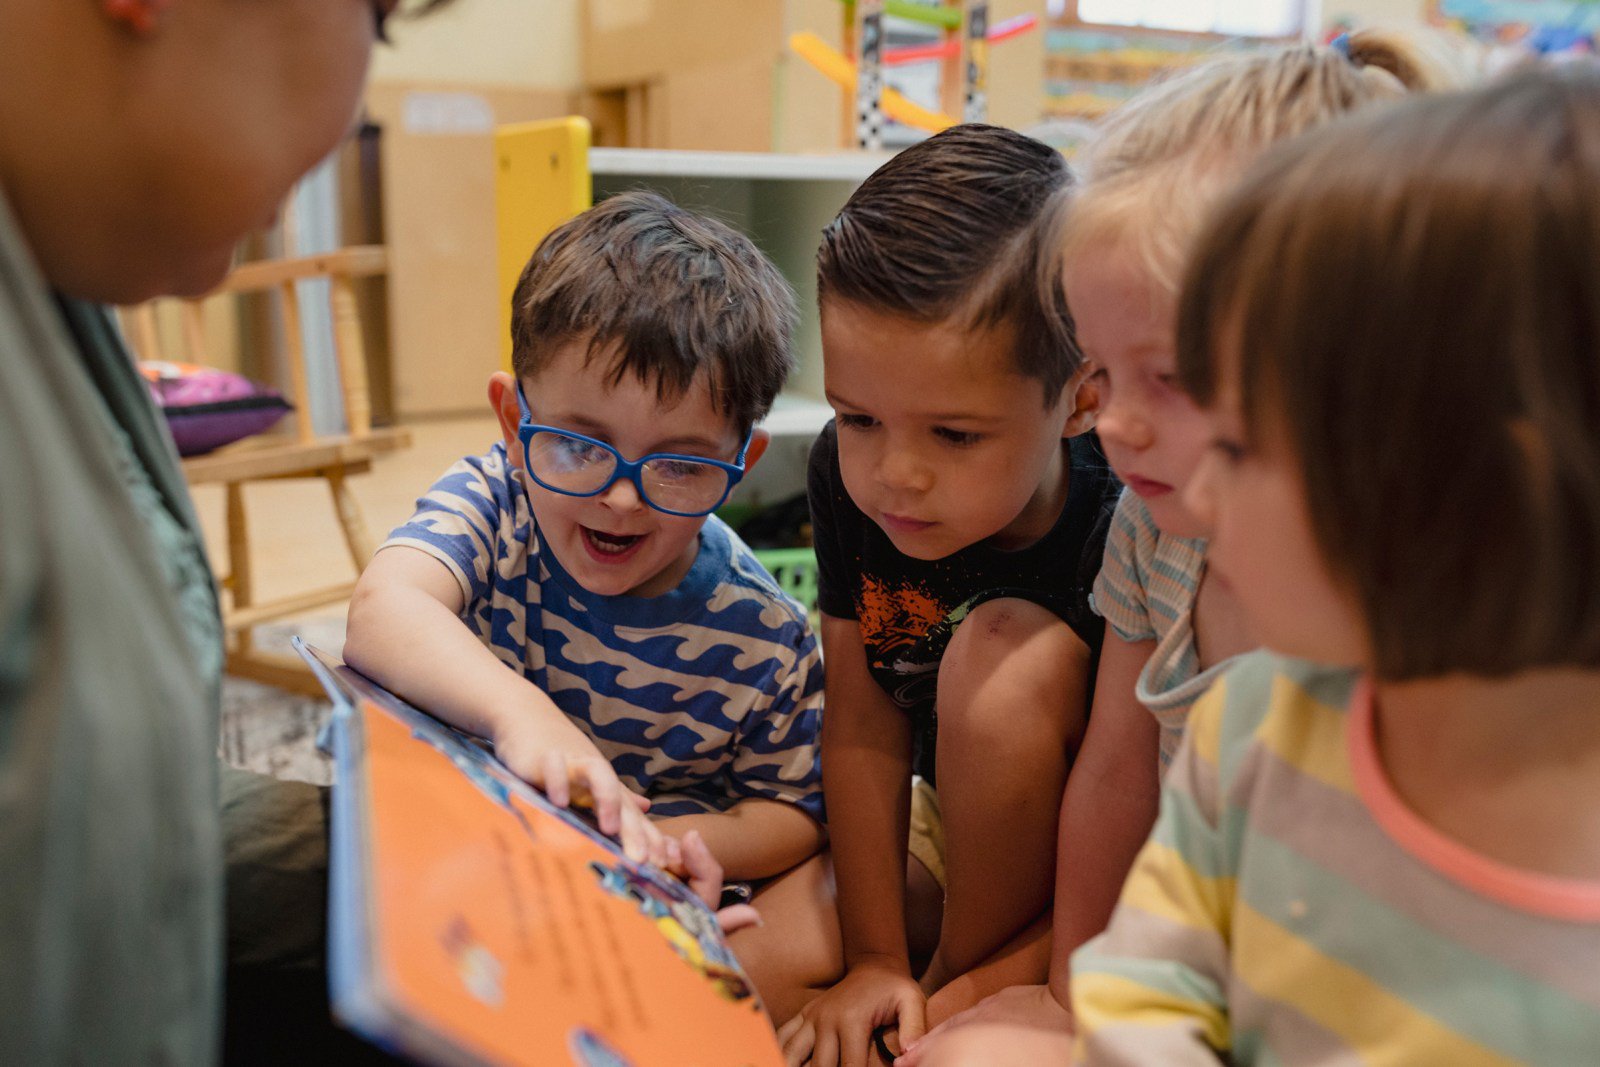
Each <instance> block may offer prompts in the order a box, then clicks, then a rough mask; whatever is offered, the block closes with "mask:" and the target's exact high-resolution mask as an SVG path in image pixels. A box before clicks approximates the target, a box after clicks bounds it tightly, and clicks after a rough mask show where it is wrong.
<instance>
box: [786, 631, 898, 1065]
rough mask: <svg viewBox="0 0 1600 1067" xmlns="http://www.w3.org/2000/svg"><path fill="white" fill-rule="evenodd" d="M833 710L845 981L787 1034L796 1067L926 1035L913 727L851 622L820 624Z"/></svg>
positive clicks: (828, 741)
mask: <svg viewBox="0 0 1600 1067" xmlns="http://www.w3.org/2000/svg"><path fill="white" fill-rule="evenodd" d="M822 648H823V661H824V662H825V663H826V664H827V670H828V673H827V681H826V700H825V701H824V707H825V708H826V709H827V712H826V714H824V715H823V719H822V753H823V759H822V779H823V790H824V792H825V794H826V795H827V797H828V834H829V839H830V842H831V844H832V848H833V863H834V876H835V879H836V882H837V884H838V898H839V925H840V932H841V934H842V936H843V941H844V959H845V965H846V967H847V971H846V974H845V977H844V980H843V981H841V982H840V983H839V984H838V985H836V986H834V987H833V988H832V989H830V990H829V991H828V992H826V993H824V994H823V995H822V996H820V997H818V998H817V999H816V1000H814V1001H812V1002H811V1003H810V1004H809V1005H807V1006H806V1008H805V1010H804V1011H802V1012H801V1013H800V1014H799V1015H796V1016H795V1017H794V1018H793V1019H791V1020H790V1021H789V1023H788V1024H787V1025H786V1026H785V1027H784V1028H783V1030H782V1031H780V1032H779V1035H778V1036H779V1038H780V1039H781V1040H782V1041H783V1043H784V1052H785V1054H786V1056H787V1058H788V1060H789V1062H790V1063H791V1064H793V1063H799V1062H804V1061H805V1060H807V1059H810V1060H811V1061H812V1062H814V1063H816V1064H818V1065H819V1067H834V1065H835V1064H837V1063H840V1062H849V1063H852V1064H853V1063H863V1062H866V1052H867V1046H868V1044H869V1042H870V1039H871V1035H872V1031H873V1029H874V1028H875V1027H877V1026H880V1025H885V1024H892V1023H894V1022H895V1021H896V1020H898V1022H899V1029H900V1033H901V1035H902V1037H903V1038H904V1039H905V1040H911V1039H914V1038H916V1037H918V1036H920V1035H921V1033H922V1029H923V1010H924V1009H923V1005H924V999H925V998H924V997H923V996H922V990H921V988H920V987H919V986H918V985H917V983H916V980H915V978H913V977H912V975H911V964H910V959H909V951H908V949H907V945H906V934H905V863H906V860H905V855H906V838H907V834H908V832H909V826H910V820H911V740H912V735H911V721H910V719H909V718H908V717H907V716H906V714H905V713H904V712H902V711H901V710H900V709H899V708H897V707H895V705H894V703H893V702H892V701H891V700H890V699H889V697H888V696H887V695H886V694H885V693H884V692H883V690H882V689H880V688H879V687H878V685H877V683H876V682H874V681H873V680H872V676H871V674H869V673H868V669H867V656H866V648H865V645H864V644H863V642H862V639H861V630H860V627H859V626H858V625H857V623H856V622H855V620H853V619H837V618H833V617H831V616H827V615H824V616H823V618H822Z"/></svg>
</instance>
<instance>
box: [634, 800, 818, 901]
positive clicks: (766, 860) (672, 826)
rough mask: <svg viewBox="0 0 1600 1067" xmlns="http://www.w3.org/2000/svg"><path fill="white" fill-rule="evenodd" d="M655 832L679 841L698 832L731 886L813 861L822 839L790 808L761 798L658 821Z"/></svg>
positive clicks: (802, 814)
mask: <svg viewBox="0 0 1600 1067" xmlns="http://www.w3.org/2000/svg"><path fill="white" fill-rule="evenodd" d="M656 826H657V827H658V828H659V829H661V830H662V831H663V832H665V833H668V834H671V835H672V836H673V837H676V838H680V839H681V838H682V837H683V836H684V835H685V834H686V833H688V832H689V831H690V830H697V831H699V833H700V836H701V837H702V838H703V839H704V840H705V843H706V845H707V846H708V847H709V848H710V849H711V854H712V855H713V856H715V857H716V858H717V861H718V862H719V863H721V864H722V868H723V872H724V874H725V876H726V877H727V878H729V879H730V880H732V881H736V882H743V881H751V880H754V879H758V878H771V877H773V876H774V875H779V874H782V873H783V872H784V871H787V870H789V869H790V868H791V867H794V866H797V865H798V864H800V863H802V862H804V861H805V860H808V859H810V858H811V857H812V856H814V855H816V853H817V850H818V849H820V848H821V847H822V842H823V838H824V833H823V830H822V827H821V826H819V825H818V824H817V822H816V820H814V819H812V818H811V816H809V815H807V814H806V813H805V812H803V811H801V810H800V809H799V808H797V807H795V806H794V805H793V804H790V803H787V802H786V801H782V800H766V799H763V798H760V797H752V798H750V799H749V800H741V801H740V802H739V803H737V804H735V805H734V806H733V807H731V808H729V809H728V810H727V811H724V812H719V813H711V814H705V815H678V816H675V817H673V818H669V819H661V820H658V821H657V822H656Z"/></svg>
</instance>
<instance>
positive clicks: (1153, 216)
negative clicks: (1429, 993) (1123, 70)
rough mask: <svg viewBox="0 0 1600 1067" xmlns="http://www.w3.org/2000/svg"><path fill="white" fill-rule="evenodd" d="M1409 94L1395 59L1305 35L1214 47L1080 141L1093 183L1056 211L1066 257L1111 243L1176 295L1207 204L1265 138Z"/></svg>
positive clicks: (1284, 135)
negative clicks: (1307, 41) (1246, 46)
mask: <svg viewBox="0 0 1600 1067" xmlns="http://www.w3.org/2000/svg"><path fill="white" fill-rule="evenodd" d="M1352 51H1353V50H1352ZM1404 94H1405V88H1404V86H1403V85H1402V84H1401V83H1400V81H1399V80H1398V79H1397V78H1396V77H1395V76H1394V75H1393V74H1392V73H1390V72H1389V71H1388V70H1386V69H1382V68H1379V67H1377V66H1366V65H1363V63H1362V62H1361V61H1359V60H1357V59H1355V58H1354V55H1353V54H1352V55H1349V56H1347V55H1346V54H1345V53H1344V52H1343V51H1341V50H1337V49H1332V48H1314V47H1311V46H1306V45H1297V46H1293V47H1286V48H1275V49H1271V50H1269V51H1264V52H1251V53H1241V54H1234V55H1222V56H1217V57H1216V58H1213V59H1210V60H1207V61H1206V62H1204V63H1202V64H1200V65H1199V66H1196V67H1193V68H1190V69H1189V70H1187V71H1185V72H1183V73H1181V74H1179V75H1177V76H1176V77H1173V78H1171V79H1169V80H1167V81H1163V82H1160V83H1158V84H1156V85H1154V86H1152V87H1150V88H1149V89H1147V90H1145V91H1144V92H1143V93H1141V94H1139V95H1138V96H1136V97H1134V98H1133V99H1132V100H1130V101H1129V102H1128V103H1127V104H1125V105H1123V106H1122V107H1120V108H1118V109H1117V110H1116V111H1114V112H1112V113H1111V115H1109V116H1108V117H1107V119H1106V121H1105V123H1104V125H1103V126H1102V127H1101V129H1100V131H1099V133H1098V135H1097V136H1096V137H1095V139H1094V140H1093V141H1092V142H1091V143H1090V144H1089V146H1088V147H1087V149H1086V150H1085V153H1084V155H1083V156H1082V157H1081V166H1082V171H1083V174H1084V177H1085V179H1086V183H1087V184H1086V187H1085V188H1084V190H1083V192H1082V193H1080V194H1079V195H1078V196H1077V197H1076V198H1075V200H1074V202H1073V203H1072V204H1071V206H1070V208H1065V207H1064V208H1063V210H1062V212H1061V214H1062V217H1063V220H1064V221H1063V223H1062V231H1061V240H1060V241H1059V242H1058V245H1059V248H1058V252H1059V256H1060V257H1061V258H1062V259H1063V260H1064V259H1065V257H1068V256H1071V255H1072V254H1074V252H1075V251H1077V250H1081V249H1082V248H1084V247H1085V246H1088V245H1104V244H1105V243H1108V242H1109V243H1113V244H1115V245H1117V246H1119V247H1121V248H1123V249H1124V250H1126V251H1129V252H1131V253H1132V254H1133V255H1135V256H1136V257H1137V259H1138V260H1139V261H1140V262H1142V264H1143V265H1144V267H1145V268H1146V269H1147V270H1148V272H1149V273H1150V276H1151V277H1152V278H1153V279H1154V280H1155V281H1156V282H1157V283H1158V284H1159V285H1160V286H1161V287H1162V288H1163V289H1165V290H1166V291H1168V292H1170V293H1171V294H1173V295H1174V296H1176V295H1177V292H1178V286H1179V283H1180V280H1181V278H1182V275H1183V263H1184V257H1185V253H1186V251H1187V249H1188V246H1189V243H1190V242H1191V241H1192V240H1193V238H1194V235H1195V234H1196V233H1197V232H1198V231H1199V229H1200V226H1201V223H1202V221H1203V220H1204V217H1205V214H1206V211H1207V209H1208V208H1209V207H1210V206H1211V205H1212V203H1214V202H1215V201H1216V200H1217V199H1218V198H1219V197H1220V196H1221V194H1222V192H1223V191H1224V190H1225V189H1226V187H1227V186H1228V185H1229V184H1231V182H1232V180H1233V179H1235V178H1236V177H1238V176H1239V175H1240V174H1242V173H1243V171H1244V170H1245V168H1246V167H1247V166H1248V165H1249V164H1250V162H1251V161H1252V160H1253V159H1254V158H1255V157H1256V156H1257V155H1258V154H1259V153H1260V152H1261V150H1262V149H1264V148H1266V147H1267V146H1268V145H1271V144H1273V143H1275V142H1277V141H1281V140H1285V139H1287V138H1289V137H1292V136H1294V135H1296V134H1299V133H1302V132H1304V131H1306V130H1309V129H1311V128H1313V127H1316V126H1320V125H1322V124H1323V123H1325V122H1328V121H1329V120H1330V119H1333V118H1335V117H1336V116H1338V115H1341V114H1344V113H1346V112H1350V111H1355V110H1357V109H1359V108H1362V107H1366V106H1368V105H1370V104H1374V103H1378V102H1380V101H1390V100H1396V99H1399V98H1400V97H1401V96H1403V95H1404ZM1057 278H1059V274H1058V275H1057ZM1058 284H1059V282H1058Z"/></svg>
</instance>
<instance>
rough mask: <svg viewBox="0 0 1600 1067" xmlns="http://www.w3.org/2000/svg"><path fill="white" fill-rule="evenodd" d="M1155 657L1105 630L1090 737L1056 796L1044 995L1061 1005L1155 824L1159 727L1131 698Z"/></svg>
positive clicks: (1149, 647)
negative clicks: (1080, 955) (1079, 957)
mask: <svg viewBox="0 0 1600 1067" xmlns="http://www.w3.org/2000/svg"><path fill="white" fill-rule="evenodd" d="M1154 652H1155V642H1154V641H1124V640H1122V639H1121V638H1120V637H1118V636H1117V635H1116V634H1115V633H1112V632H1110V628H1109V627H1108V628H1107V633H1106V637H1105V644H1104V645H1103V646H1102V648H1101V652H1100V668H1099V671H1098V673H1097V674H1096V675H1095V695H1094V710H1093V713H1092V714H1091V715H1090V716H1089V730H1088V734H1087V736H1086V737H1085V738H1084V744H1083V751H1082V752H1081V753H1080V754H1079V756H1078V760H1077V763H1076V765H1074V767H1073V769H1072V774H1071V775H1070V776H1069V777H1068V779H1067V788H1066V791H1065V794H1064V795H1063V797H1062V801H1061V823H1060V830H1059V838H1058V842H1059V843H1058V845H1057V850H1056V900H1055V923H1054V932H1053V935H1052V946H1051V953H1050V990H1051V992H1052V993H1053V994H1054V995H1055V998H1056V1000H1057V1001H1059V1002H1060V1003H1061V1004H1062V1005H1063V1006H1067V1005H1070V1004H1071V1000H1070V999H1069V996H1068V984H1069V978H1070V968H1069V961H1070V960H1071V958H1072V953H1073V952H1074V951H1076V950H1077V948H1078V946H1079V945H1081V944H1083V943H1084V942H1085V941H1087V940H1089V938H1091V937H1094V936H1095V935H1096V934H1098V933H1100V931H1102V930H1104V929H1105V928H1106V923H1107V922H1109V921H1110V919H1111V911H1112V909H1113V908H1114V907H1115V906H1116V903H1117V896H1118V894H1119V893H1121V891H1122V883H1123V881H1124V880H1125V879H1126V878H1127V876H1128V870H1129V868H1131V867H1132V866H1133V859H1134V857H1135V856H1137V855H1138V853H1139V849H1140V848H1141V847H1142V846H1143V845H1144V842H1145V838H1146V837H1148V836H1149V834H1150V827H1151V826H1152V825H1154V824H1155V820H1156V810H1157V807H1158V806H1159V803H1160V775H1159V771H1158V767H1159V766H1160V728H1159V727H1158V725H1157V724H1156V720H1155V716H1153V715H1151V714H1150V712H1149V710H1148V709H1147V708H1145V706H1144V705H1143V704H1140V703H1139V701H1138V698H1137V697H1136V696H1135V695H1134V689H1135V685H1136V683H1137V681H1138V678H1139V672H1140V671H1141V670H1143V669H1144V665H1145V663H1146V662H1147V661H1148V660H1149V659H1150V656H1151V655H1152V654H1153V653H1154Z"/></svg>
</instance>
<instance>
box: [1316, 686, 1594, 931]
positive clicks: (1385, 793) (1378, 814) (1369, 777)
mask: <svg viewBox="0 0 1600 1067" xmlns="http://www.w3.org/2000/svg"><path fill="white" fill-rule="evenodd" d="M1347 738H1348V741H1349V752H1350V765H1351V770H1352V772H1353V773H1354V775H1355V782H1356V790H1357V792H1358V793H1359V794H1360V796H1361V800H1362V802H1363V803H1364V804H1365V805H1366V806H1367V810H1369V811H1370V812H1371V813H1372V815H1373V817H1374V818H1375V819H1377V821H1378V825H1379V826H1381V827H1382V828H1383V830H1384V832H1385V833H1387V834H1388V835H1389V837H1391V838H1392V839H1393V840H1394V841H1395V843H1396V844H1398V845H1399V846H1400V847H1401V848H1403V849H1405V850H1406V851H1407V852H1409V853H1411V855H1413V856H1414V857H1416V858H1417V859H1418V860H1421V861H1422V862H1423V863H1425V864H1427V865H1428V866H1429V867H1432V868H1433V869H1434V870H1436V871H1438V872H1439V873H1440V874H1442V875H1444V876H1445V877H1446V878H1449V879H1451V880H1452V881H1454V882H1456V883H1458V884H1460V885H1462V886H1464V887H1465V888H1467V889H1470V890H1472V891H1473V892H1475V893H1478V894H1480V895H1481V896H1485V897H1489V898H1490V899H1492V900H1495V901H1497V902H1499V903H1501V904H1505V905H1507V906H1509V907H1512V908H1516V909H1518V910H1520V911H1525V912H1530V913H1533V914H1537V915H1544V916H1546V917H1548V918H1552V919H1560V920H1563V921H1567V922H1600V882H1588V881H1580V880H1578V879H1573V878H1557V877H1554V876H1552V875H1547V874H1536V873H1534V872H1532V871H1525V870H1520V869H1518V868H1516V867H1511V866H1508V865H1506V864H1504V863H1501V862H1499V861H1498V860H1493V859H1490V858H1488V857H1487V856H1483V855H1480V854H1479V853H1477V852H1474V851H1472V850H1471V849H1469V848H1467V847H1466V846H1465V845H1463V844H1461V843H1460V842H1458V841H1454V840H1452V839H1451V838H1448V837H1446V836H1445V835H1444V834H1442V833H1440V832H1439V831H1438V830H1435V829H1434V828H1433V827H1432V826H1430V825H1428V824H1427V823H1426V822H1424V821H1423V820H1422V818H1421V817H1420V816H1418V815H1417V814H1416V812H1414V811H1412V810H1411V809H1410V808H1408V807H1407V806H1406V803H1405V801H1404V800H1402V799H1401V798H1400V795H1399V794H1398V793H1396V792H1395V791H1394V786H1393V785H1392V784H1391V783H1390V781H1389V776H1388V774H1387V773H1386V772H1385V771H1384V769H1383V764H1382V762H1381V761H1380V760H1379V758H1378V745H1377V723H1376V719H1375V714H1374V700H1373V692H1372V680H1371V679H1370V678H1367V677H1363V678H1361V680H1360V681H1359V682H1358V683H1357V684H1356V691H1355V694H1354V696H1353V697H1352V700H1351V707H1350V725H1349V729H1348V731H1347Z"/></svg>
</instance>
